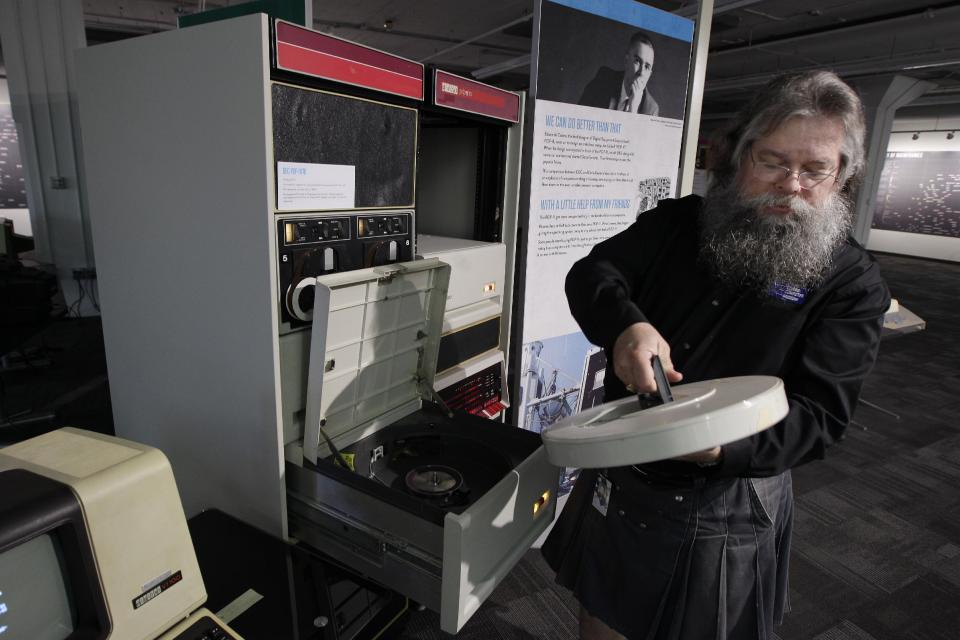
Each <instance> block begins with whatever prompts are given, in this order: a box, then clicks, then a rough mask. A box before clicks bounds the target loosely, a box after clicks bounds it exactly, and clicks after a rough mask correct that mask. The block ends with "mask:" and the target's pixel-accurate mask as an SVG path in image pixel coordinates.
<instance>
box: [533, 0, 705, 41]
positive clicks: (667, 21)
mask: <svg viewBox="0 0 960 640" xmlns="http://www.w3.org/2000/svg"><path fill="white" fill-rule="evenodd" d="M550 1H551V2H554V3H555V4H561V5H563V6H565V7H570V8H571V9H577V10H578V11H584V12H586V13H592V14H594V15H598V16H602V17H604V18H610V19H611V20H616V21H617V22H623V23H626V24H630V25H633V26H635V27H639V28H641V29H645V30H647V31H653V32H654V33H661V34H663V35H665V36H670V37H671V38H676V39H677V40H683V41H684V42H693V20H688V19H686V18H681V17H680V16H678V15H674V14H672V13H669V12H667V11H661V10H660V9H655V8H653V7H648V6H646V5H644V4H640V3H638V2H634V0H550Z"/></svg>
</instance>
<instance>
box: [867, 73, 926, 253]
mask: <svg viewBox="0 0 960 640" xmlns="http://www.w3.org/2000/svg"><path fill="white" fill-rule="evenodd" d="M854 86H855V88H856V89H857V92H858V93H859V94H860V98H861V100H863V107H864V115H865V116H866V120H867V140H866V146H867V157H866V162H867V170H866V172H865V174H864V176H863V185H861V187H860V194H859V195H858V197H857V208H856V214H857V218H856V222H855V224H854V229H853V237H854V238H856V239H857V242H859V243H860V244H862V245H864V246H866V244H867V240H869V237H870V227H871V226H872V225H873V214H874V211H875V208H876V197H877V188H878V187H879V186H880V172H881V171H883V163H884V161H885V160H886V157H887V145H888V144H889V142H890V129H891V128H892V127H893V118H894V115H895V114H896V112H897V109H899V108H900V107H903V106H906V105H908V104H910V103H911V102H913V101H914V100H915V99H917V98H918V97H920V96H922V95H923V94H925V93H926V92H928V91H930V90H931V89H933V88H934V87H936V86H937V85H935V84H933V83H932V82H927V81H925V80H917V79H915V78H908V77H906V76H901V75H893V76H880V77H875V78H866V79H864V80H861V81H858V82H856V83H855V85H854Z"/></svg>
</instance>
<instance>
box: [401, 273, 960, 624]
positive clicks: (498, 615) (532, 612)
mask: <svg viewBox="0 0 960 640" xmlns="http://www.w3.org/2000/svg"><path fill="white" fill-rule="evenodd" d="M877 258H878V260H879V261H880V263H881V267H882V269H883V273H884V276H885V278H886V279H887V282H888V284H889V285H890V289H891V292H892V293H893V296H894V297H895V298H897V299H898V300H899V301H900V302H901V303H902V304H903V305H904V306H906V307H907V308H909V309H910V310H911V311H913V312H914V313H916V314H917V315H919V316H920V317H922V318H923V319H925V320H926V321H927V329H926V330H925V331H921V332H918V333H913V334H910V335H905V336H902V337H896V338H888V339H885V340H884V342H883V344H882V346H881V353H880V357H879V360H878V362H877V365H876V367H875V369H874V371H873V373H872V375H871V377H870V379H869V380H868V381H867V384H866V386H865V388H864V393H863V397H864V398H865V399H866V400H868V401H869V402H871V403H872V404H873V405H876V406H879V407H881V408H882V409H884V410H886V411H889V412H893V413H895V414H897V415H896V417H895V416H892V415H890V414H889V413H886V412H885V411H882V410H878V409H875V408H873V407H871V406H869V405H866V404H861V405H860V407H859V408H858V410H857V413H856V416H855V418H856V421H857V422H858V423H859V424H860V425H862V427H863V428H858V427H856V426H851V428H850V429H849V430H848V432H847V437H846V439H845V440H844V441H843V442H842V443H841V444H839V445H838V446H836V447H834V448H833V449H831V451H830V452H829V453H828V456H827V459H826V460H824V461H821V462H815V463H811V464H808V465H805V466H803V467H800V468H798V469H796V470H794V486H795V493H796V498H797V503H796V504H797V510H796V533H795V536H794V548H793V554H792V557H791V566H790V568H791V602H792V607H793V610H792V612H791V613H790V614H789V615H788V616H787V618H786V619H785V621H784V624H783V626H781V627H779V628H778V629H777V634H778V638H779V639H780V640H808V639H810V640H957V639H960V420H958V419H957V413H958V412H960V393H958V391H960V323H958V320H960V314H958V309H960V264H952V263H942V262H935V261H929V260H921V259H917V258H908V257H902V256H893V255H878V256H877ZM577 610H578V607H577V603H576V601H575V600H574V599H573V598H572V597H571V595H570V594H569V593H568V592H567V591H565V590H564V589H562V588H560V587H558V586H556V585H555V584H554V583H553V574H552V572H551V571H550V569H549V567H547V566H546V565H545V564H544V562H543V560H542V559H541V557H540V554H539V552H538V551H536V550H532V551H530V552H528V553H527V554H526V555H525V556H524V558H523V559H522V560H521V561H520V563H519V564H518V565H517V566H516V567H515V568H514V570H513V571H512V572H511V573H510V574H509V575H508V576H507V577H506V578H505V579H504V581H503V582H502V583H501V584H500V586H499V587H498V588H497V589H496V591H495V592H494V593H493V594H492V595H491V597H490V598H489V600H488V601H487V602H486V603H485V604H484V605H483V606H482V607H481V608H480V610H479V611H478V612H477V613H476V614H475V615H474V616H473V617H472V618H471V619H470V621H468V622H467V624H466V626H465V627H464V628H463V630H462V631H461V632H460V634H458V636H457V637H458V638H463V639H465V640H481V639H483V640H499V639H503V640H515V639H533V638H537V639H539V638H545V639H556V640H570V639H573V638H576V637H577V619H576V612H577ZM399 637H400V638H404V639H409V640H429V639H433V638H445V637H449V636H447V634H444V633H442V632H441V631H439V618H438V616H437V615H436V614H434V613H432V612H430V611H422V612H417V613H414V614H413V615H412V616H410V618H409V620H408V622H407V625H406V628H405V629H404V630H403V631H402V632H401V633H400V635H399Z"/></svg>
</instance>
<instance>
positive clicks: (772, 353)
mask: <svg viewBox="0 0 960 640" xmlns="http://www.w3.org/2000/svg"><path fill="white" fill-rule="evenodd" d="M701 203H702V200H701V199H700V198H699V197H697V196H688V197H686V198H682V199H679V200H667V201H662V202H661V203H660V205H659V206H658V207H657V208H656V209H654V210H652V211H648V212H646V213H644V214H643V215H641V216H640V218H639V219H638V220H637V222H636V223H634V224H633V225H631V226H630V227H628V228H627V229H625V230H624V231H622V232H621V233H619V234H617V235H615V236H613V237H612V238H610V239H608V240H606V241H604V242H601V243H600V244H598V245H597V246H595V247H594V248H593V250H592V251H591V252H590V254H589V255H587V256H586V257H585V258H583V259H582V260H580V261H578V262H577V263H576V264H574V266H573V268H572V269H571V270H570V273H569V274H568V275H567V280H566V293H567V299H568V301H569V303H570V310H571V312H572V313H573V317H574V318H575V319H576V321H577V322H578V323H579V324H580V327H581V329H582V330H583V332H584V334H585V335H586V336H587V339H589V340H590V341H591V342H593V343H594V344H597V345H599V346H601V347H603V348H604V350H605V351H606V354H607V363H608V364H607V372H606V376H605V378H604V386H605V393H606V398H607V399H608V400H612V399H615V398H619V397H623V396H625V395H627V391H626V389H625V388H624V386H623V383H622V382H621V381H620V380H619V379H618V378H617V376H616V375H615V374H614V372H613V357H612V356H613V354H612V350H613V344H614V342H615V341H616V339H617V337H618V336H619V335H620V333H621V332H622V331H623V330H624V329H626V328H627V327H628V326H629V325H631V324H633V323H635V322H649V323H651V324H652V325H653V326H654V327H655V328H656V329H657V330H658V331H659V332H660V334H661V335H662V336H663V337H664V339H665V340H666V341H667V342H668V343H669V344H670V350H671V351H670V353H671V359H672V360H673V364H674V367H675V368H676V369H677V370H678V371H680V372H681V373H683V375H684V380H683V381H684V382H696V381H700V380H709V379H712V378H722V377H728V376H740V375H771V376H777V377H779V378H781V379H782V380H783V381H784V384H785V387H786V392H787V398H788V400H789V405H790V411H789V413H788V415H787V417H786V418H784V419H783V420H782V421H781V422H780V423H778V424H777V425H775V426H773V427H771V428H770V429H767V430H765V431H762V432H760V433H758V434H756V435H754V436H751V437H749V438H745V439H743V440H739V441H737V442H733V443H730V444H727V445H724V447H723V453H724V455H723V460H722V462H721V463H720V465H719V466H718V467H715V468H713V469H712V470H711V473H710V475H711V476H712V477H735V476H741V477H742V476H753V477H760V476H771V475H776V474H779V473H782V472H783V471H786V470H787V469H789V468H791V467H794V466H796V465H799V464H802V463H804V462H807V461H810V460H813V459H818V458H822V457H823V456H824V451H825V450H826V448H827V446H829V445H830V444H832V443H834V442H836V441H837V440H838V439H839V438H840V437H841V436H842V435H843V432H844V430H845V429H846V427H847V425H848V424H849V422H850V419H851V416H852V414H853V410H854V408H855V405H856V402H857V398H858V396H859V393H860V388H861V386H862V384H863V381H864V379H865V378H866V376H867V374H868V373H869V371H870V369H871V367H872V366H873V363H874V361H875V360H876V356H877V349H878V346H879V342H880V329H881V326H882V324H883V314H884V312H885V311H886V309H887V307H888V306H889V304H890V294H889V292H888V290H887V286H886V284H885V283H884V281H883V280H882V279H881V277H880V271H879V267H878V266H877V264H876V262H875V261H874V260H873V258H872V257H871V256H870V255H869V254H867V252H866V251H865V250H864V249H863V247H861V246H860V245H858V244H857V243H856V242H855V241H854V240H853V239H849V240H847V242H845V243H844V244H843V245H842V246H841V247H840V248H839V249H837V250H836V251H835V253H834V256H833V258H834V259H833V265H832V267H831V268H830V270H829V272H828V274H827V276H826V278H825V280H824V282H823V284H822V285H820V286H819V287H817V288H816V289H815V290H812V291H806V292H797V291H790V290H784V291H780V292H778V294H769V295H761V294H758V293H757V292H756V291H753V290H745V289H744V290H733V289H731V288H729V287H727V286H724V285H722V284H721V283H720V281H719V280H718V279H717V278H715V277H714V276H712V275H711V274H710V272H709V271H708V270H707V268H706V267H704V266H703V265H702V264H701V263H700V262H698V259H697V254H698V230H697V217H698V215H699V211H700V206H701Z"/></svg>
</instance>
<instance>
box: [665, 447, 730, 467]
mask: <svg viewBox="0 0 960 640" xmlns="http://www.w3.org/2000/svg"><path fill="white" fill-rule="evenodd" d="M722 452H723V449H721V448H720V447H714V448H713V449H705V450H704V451H697V452H696V453H688V454H687V455H685V456H678V457H677V458H674V459H675V460H682V461H684V462H696V463H697V464H711V463H714V462H719V461H720V455H721V453H722Z"/></svg>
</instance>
